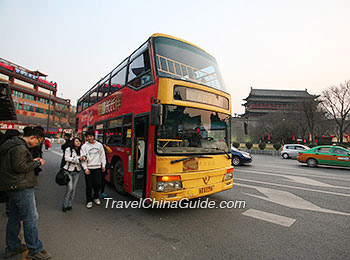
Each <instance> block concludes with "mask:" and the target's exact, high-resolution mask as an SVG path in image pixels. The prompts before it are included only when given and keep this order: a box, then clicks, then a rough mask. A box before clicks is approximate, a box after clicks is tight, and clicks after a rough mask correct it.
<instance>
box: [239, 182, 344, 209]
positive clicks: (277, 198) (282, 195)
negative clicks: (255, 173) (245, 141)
mask: <svg viewBox="0 0 350 260" xmlns="http://www.w3.org/2000/svg"><path fill="white" fill-rule="evenodd" d="M240 185H241V184H240ZM241 186H243V187H247V188H252V189H255V190H257V191H259V192H260V193H262V194H264V195H265V197H263V196H258V195H255V194H249V193H245V192H244V194H246V195H249V196H251V197H254V198H258V199H262V200H266V201H269V202H272V203H276V204H279V205H282V206H285V207H289V208H294V209H303V210H311V211H316V212H323V213H330V214H337V215H343V216H350V213H346V212H341V211H336V210H331V209H325V208H321V207H319V206H317V205H315V204H313V203H311V202H310V201H307V200H304V199H302V198H300V197H298V196H297V195H294V194H293V193H290V192H288V191H282V190H276V189H270V188H264V187H257V186H251V185H244V184H243V185H241Z"/></svg>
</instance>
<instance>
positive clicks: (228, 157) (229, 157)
mask: <svg viewBox="0 0 350 260" xmlns="http://www.w3.org/2000/svg"><path fill="white" fill-rule="evenodd" d="M207 149H214V150H217V151H223V152H224V153H225V154H226V156H227V159H230V160H231V159H232V158H231V156H230V154H229V153H228V152H227V151H226V150H224V149H221V148H217V147H212V148H207Z"/></svg>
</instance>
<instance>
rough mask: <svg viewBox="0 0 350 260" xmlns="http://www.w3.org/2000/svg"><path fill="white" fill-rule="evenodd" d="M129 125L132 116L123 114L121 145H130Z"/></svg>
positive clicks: (130, 124)
mask: <svg viewBox="0 0 350 260" xmlns="http://www.w3.org/2000/svg"><path fill="white" fill-rule="evenodd" d="M131 126H132V116H131V115H128V116H124V120H123V133H122V135H123V138H122V141H123V145H124V146H127V147H130V145H131V131H132V130H131Z"/></svg>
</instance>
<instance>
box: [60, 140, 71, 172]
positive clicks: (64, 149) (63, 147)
mask: <svg viewBox="0 0 350 260" xmlns="http://www.w3.org/2000/svg"><path fill="white" fill-rule="evenodd" d="M71 137H72V135H71V134H69V133H64V135H63V139H64V143H63V144H62V145H61V149H62V152H63V156H62V160H61V166H60V167H61V168H63V167H64V166H65V165H66V161H65V160H64V152H65V151H66V149H67V147H70V146H71V145H72V140H70V138H71Z"/></svg>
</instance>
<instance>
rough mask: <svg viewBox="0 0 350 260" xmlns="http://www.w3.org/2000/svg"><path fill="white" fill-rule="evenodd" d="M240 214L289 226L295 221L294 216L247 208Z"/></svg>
mask: <svg viewBox="0 0 350 260" xmlns="http://www.w3.org/2000/svg"><path fill="white" fill-rule="evenodd" d="M242 215H244V216H248V217H252V218H256V219H260V220H263V221H267V222H270V223H274V224H277V225H280V226H284V227H290V226H292V225H293V224H294V222H295V221H296V219H294V218H288V217H284V216H280V215H276V214H272V213H269V212H265V211H260V210H256V209H248V210H247V211H245V212H243V213H242Z"/></svg>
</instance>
